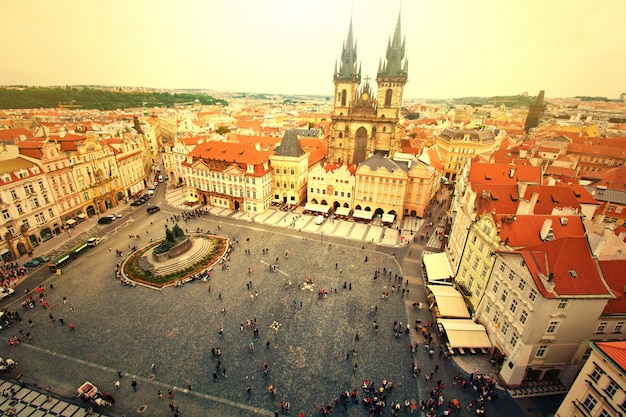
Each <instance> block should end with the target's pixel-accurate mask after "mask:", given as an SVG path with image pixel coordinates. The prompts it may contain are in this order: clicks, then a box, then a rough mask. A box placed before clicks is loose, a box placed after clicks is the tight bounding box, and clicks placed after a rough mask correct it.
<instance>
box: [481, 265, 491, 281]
mask: <svg viewBox="0 0 626 417" xmlns="http://www.w3.org/2000/svg"><path fill="white" fill-rule="evenodd" d="M488 272H489V268H488V267H487V266H486V265H485V266H483V272H482V273H481V274H480V275H482V277H483V278H485V277H486V276H487V273H488Z"/></svg>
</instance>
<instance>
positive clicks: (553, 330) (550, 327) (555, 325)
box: [546, 321, 559, 334]
mask: <svg viewBox="0 0 626 417" xmlns="http://www.w3.org/2000/svg"><path fill="white" fill-rule="evenodd" d="M558 327H559V322H558V321H551V322H550V324H549V325H548V328H547V329H546V333H550V334H554V333H556V329H557V328H558Z"/></svg>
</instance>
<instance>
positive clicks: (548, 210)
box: [471, 183, 580, 215]
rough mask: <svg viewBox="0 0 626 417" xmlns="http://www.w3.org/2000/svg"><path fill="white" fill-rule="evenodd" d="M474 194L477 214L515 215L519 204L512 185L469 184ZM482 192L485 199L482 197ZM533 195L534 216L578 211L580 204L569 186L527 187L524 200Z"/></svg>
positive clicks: (516, 192) (516, 189)
mask: <svg viewBox="0 0 626 417" xmlns="http://www.w3.org/2000/svg"><path fill="white" fill-rule="evenodd" d="M471 186H472V190H474V192H476V194H477V197H476V209H477V212H478V214H479V215H480V214H482V213H486V212H492V211H495V212H496V213H498V214H515V213H516V212H517V208H518V206H519V203H520V197H519V195H518V187H517V186H516V185H514V184H510V185H498V184H473V183H472V184H471ZM483 191H484V192H485V196H486V197H485V198H483V197H482V195H483ZM534 193H538V194H539V197H538V198H537V204H535V207H534V210H533V213H534V214H552V211H553V210H554V209H555V208H573V209H575V210H580V203H579V202H578V200H577V198H576V195H575V194H574V192H573V190H572V188H571V187H570V186H569V185H554V186H548V185H543V186H536V185H529V186H528V187H527V188H526V192H525V194H524V199H525V200H530V198H531V197H532V195H533V194H534Z"/></svg>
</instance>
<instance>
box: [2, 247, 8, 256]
mask: <svg viewBox="0 0 626 417" xmlns="http://www.w3.org/2000/svg"><path fill="white" fill-rule="evenodd" d="M7 253H9V250H8V249H7V248H2V250H0V255H6V254H7Z"/></svg>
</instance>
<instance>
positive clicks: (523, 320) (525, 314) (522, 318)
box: [519, 310, 528, 324]
mask: <svg viewBox="0 0 626 417" xmlns="http://www.w3.org/2000/svg"><path fill="white" fill-rule="evenodd" d="M526 320H528V311H526V310H522V313H521V314H520V315H519V321H520V323H522V324H526Z"/></svg>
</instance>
